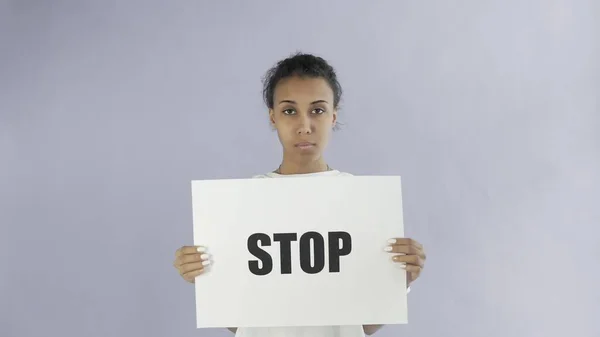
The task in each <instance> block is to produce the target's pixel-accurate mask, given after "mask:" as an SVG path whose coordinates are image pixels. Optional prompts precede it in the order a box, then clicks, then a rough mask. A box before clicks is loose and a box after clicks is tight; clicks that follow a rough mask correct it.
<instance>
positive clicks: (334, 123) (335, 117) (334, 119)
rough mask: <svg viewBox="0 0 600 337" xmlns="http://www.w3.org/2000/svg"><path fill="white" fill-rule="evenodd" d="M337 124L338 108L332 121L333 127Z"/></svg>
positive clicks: (334, 111)
mask: <svg viewBox="0 0 600 337" xmlns="http://www.w3.org/2000/svg"><path fill="white" fill-rule="evenodd" d="M336 124H337V109H335V110H333V121H332V122H331V127H332V128H335V126H336Z"/></svg>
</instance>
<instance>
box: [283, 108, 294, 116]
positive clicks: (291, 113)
mask: <svg viewBox="0 0 600 337" xmlns="http://www.w3.org/2000/svg"><path fill="white" fill-rule="evenodd" d="M282 112H283V113H284V114H285V115H293V114H294V113H295V112H296V111H294V109H285V110H283V111H282Z"/></svg>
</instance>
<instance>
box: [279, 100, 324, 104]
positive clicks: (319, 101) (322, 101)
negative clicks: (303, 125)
mask: <svg viewBox="0 0 600 337" xmlns="http://www.w3.org/2000/svg"><path fill="white" fill-rule="evenodd" d="M283 103H291V104H296V101H291V100H289V99H284V100H283V101H281V102H279V104H283ZM317 103H327V104H329V103H328V102H327V101H326V100H324V99H320V100H316V101H314V102H310V104H317Z"/></svg>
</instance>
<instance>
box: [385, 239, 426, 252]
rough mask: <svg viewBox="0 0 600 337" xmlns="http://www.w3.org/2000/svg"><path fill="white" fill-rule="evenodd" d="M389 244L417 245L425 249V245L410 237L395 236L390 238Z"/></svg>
mask: <svg viewBox="0 0 600 337" xmlns="http://www.w3.org/2000/svg"><path fill="white" fill-rule="evenodd" d="M388 243H389V244H392V245H405V246H415V247H417V248H418V249H420V250H423V245H422V244H420V243H418V242H417V241H415V240H413V239H410V238H393V239H389V240H388Z"/></svg>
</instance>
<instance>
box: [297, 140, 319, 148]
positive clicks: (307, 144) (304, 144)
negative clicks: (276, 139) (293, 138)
mask: <svg viewBox="0 0 600 337" xmlns="http://www.w3.org/2000/svg"><path fill="white" fill-rule="evenodd" d="M316 145H317V144H315V143H310V142H301V143H296V144H295V145H294V146H295V147H297V148H299V149H302V150H304V149H310V148H313V147H315V146H316Z"/></svg>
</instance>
